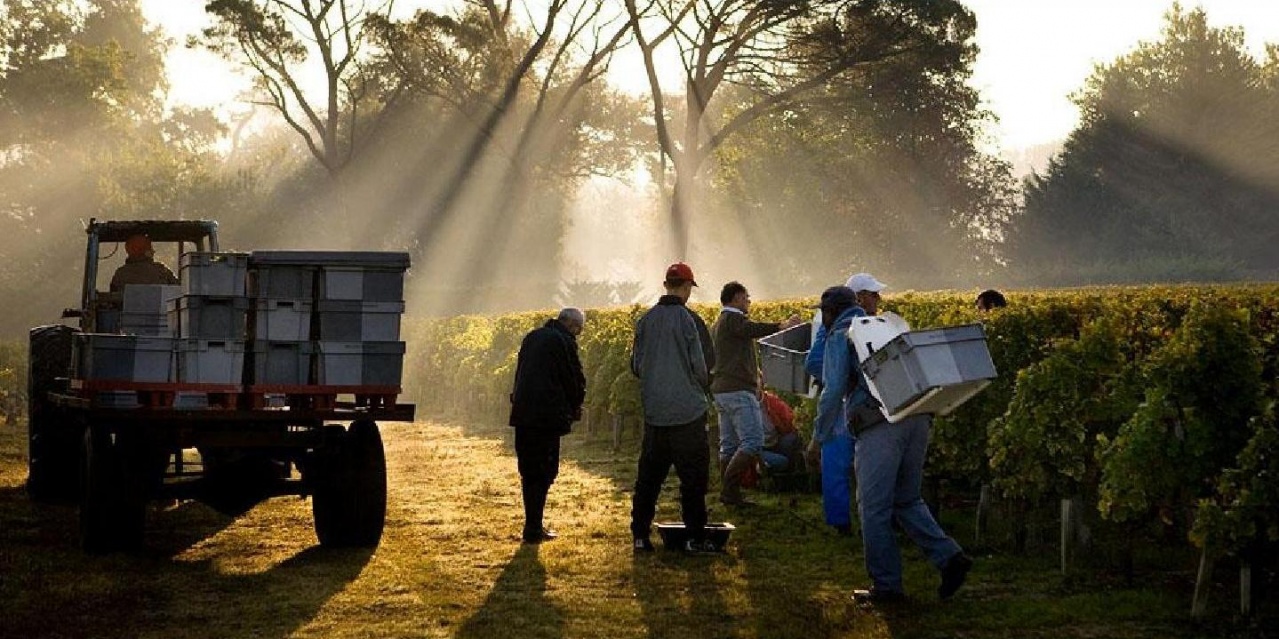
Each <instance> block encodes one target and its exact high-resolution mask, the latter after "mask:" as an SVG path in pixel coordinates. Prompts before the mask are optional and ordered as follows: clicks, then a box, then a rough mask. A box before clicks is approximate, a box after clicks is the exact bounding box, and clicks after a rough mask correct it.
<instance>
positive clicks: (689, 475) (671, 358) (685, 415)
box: [631, 262, 719, 554]
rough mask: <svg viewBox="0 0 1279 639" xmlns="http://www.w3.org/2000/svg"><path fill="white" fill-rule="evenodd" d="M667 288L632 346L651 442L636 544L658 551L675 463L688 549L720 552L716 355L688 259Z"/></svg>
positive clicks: (638, 499) (634, 516) (638, 501)
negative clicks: (653, 533)
mask: <svg viewBox="0 0 1279 639" xmlns="http://www.w3.org/2000/svg"><path fill="white" fill-rule="evenodd" d="M663 285H664V286H665V288H666V294H665V295H663V296H662V297H661V299H659V300H658V301H657V305H656V306H654V307H653V308H651V309H649V310H648V312H647V313H645V314H644V316H643V317H641V318H640V319H639V321H638V322H637V323H636V324H635V342H634V344H633V345H632V347H631V372H632V373H634V374H635V376H636V377H638V378H639V379H640V402H641V403H642V404H643V407H644V441H643V443H641V444H640V446H641V450H640V458H639V469H638V472H637V477H636V478H635V494H634V496H633V497H632V500H631V534H632V536H633V546H632V547H633V549H634V551H635V552H648V551H651V550H653V544H652V542H651V541H650V540H649V529H650V528H651V527H652V524H653V517H654V516H655V514H656V511H657V498H658V495H659V494H660V493H661V491H662V483H663V482H665V481H666V475H667V473H668V472H670V469H671V466H672V465H673V466H675V474H676V475H678V476H679V495H680V511H681V512H682V513H683V515H684V528H685V532H686V535H687V540H686V542H685V544H684V548H683V550H684V551H685V552H688V553H692V554H701V553H705V552H716V551H718V550H719V549H718V548H716V547H714V546H713V545H712V544H711V543H710V542H708V541H707V540H706V485H707V482H708V479H709V477H710V451H709V450H708V449H707V447H706V412H707V410H708V409H709V402H708V401H707V393H708V392H709V391H710V383H711V375H710V371H711V369H712V368H713V367H714V366H715V352H714V350H713V347H712V345H711V336H710V332H709V331H708V330H707V328H706V322H704V321H702V318H701V317H698V315H697V314H696V313H694V312H693V311H691V310H689V308H688V307H687V306H685V303H686V302H688V298H689V295H691V294H692V292H693V287H694V286H697V281H696V280H694V279H693V269H691V268H689V266H688V265H687V264H684V263H683V262H679V263H676V264H672V265H670V267H668V268H667V269H666V281H665V282H663Z"/></svg>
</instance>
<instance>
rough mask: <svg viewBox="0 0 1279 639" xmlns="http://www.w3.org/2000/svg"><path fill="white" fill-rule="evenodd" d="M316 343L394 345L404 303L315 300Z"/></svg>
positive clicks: (398, 332)
mask: <svg viewBox="0 0 1279 639" xmlns="http://www.w3.org/2000/svg"><path fill="white" fill-rule="evenodd" d="M315 304H316V306H315V308H316V311H317V314H318V315H319V320H320V322H319V326H320V334H319V339H321V340H324V341H335V342H361V341H362V342H397V341H399V339H400V318H401V316H403V315H404V302H361V301H358V300H319V301H317V302H316V303H315Z"/></svg>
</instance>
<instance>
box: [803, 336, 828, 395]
mask: <svg viewBox="0 0 1279 639" xmlns="http://www.w3.org/2000/svg"><path fill="white" fill-rule="evenodd" d="M825 349H826V325H825V324H822V325H819V326H818V327H817V335H815V336H813V347H812V348H810V349H809V350H808V355H806V356H804V372H806V373H808V374H809V375H811V376H812V377H813V379H815V380H817V383H818V384H820V383H822V361H823V360H824V359H825V355H826V354H825V353H823V352H822V351H824V350H825Z"/></svg>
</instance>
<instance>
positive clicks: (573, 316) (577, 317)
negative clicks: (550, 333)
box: [555, 306, 586, 326]
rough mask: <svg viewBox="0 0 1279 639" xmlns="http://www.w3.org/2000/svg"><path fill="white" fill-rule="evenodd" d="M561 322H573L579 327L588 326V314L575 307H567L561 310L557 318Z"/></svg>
mask: <svg viewBox="0 0 1279 639" xmlns="http://www.w3.org/2000/svg"><path fill="white" fill-rule="evenodd" d="M555 319H557V320H559V321H560V322H564V323H566V322H573V323H574V324H577V325H578V326H585V325H586V313H583V312H582V309H580V308H577V307H575V306H566V307H564V308H561V309H560V314H559V315H557V316H556V317H555Z"/></svg>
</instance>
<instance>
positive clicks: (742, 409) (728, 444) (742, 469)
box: [711, 282, 800, 506]
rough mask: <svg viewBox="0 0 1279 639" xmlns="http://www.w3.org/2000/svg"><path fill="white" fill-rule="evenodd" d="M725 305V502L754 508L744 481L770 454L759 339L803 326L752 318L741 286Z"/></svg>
mask: <svg viewBox="0 0 1279 639" xmlns="http://www.w3.org/2000/svg"><path fill="white" fill-rule="evenodd" d="M719 301H720V303H721V304H723V305H724V310H722V311H720V314H719V319H717V320H715V325H714V326H712V327H711V335H712V339H713V340H714V343H715V356H716V361H715V370H714V371H713V372H714V377H715V381H714V382H712V383H711V393H712V394H714V396H715V409H716V410H718V411H719V467H720V473H721V475H720V479H721V481H722V484H721V489H720V495H719V500H720V502H722V503H724V504H727V505H730V506H743V505H749V504H750V503H751V502H749V501H747V500H746V499H745V498H744V497H742V479H743V478H744V477H745V476H746V473H747V472H748V471H749V470H750V469H751V468H754V467H756V466H757V464H758V463H759V460H760V453H761V452H762V451H763V450H764V413H763V410H762V409H761V408H760V401H759V398H760V391H762V390H763V388H762V386H761V385H760V378H759V355H758V354H757V353H756V349H757V346H756V345H755V340H757V339H759V338H761V337H764V336H767V335H772V334H773V333H776V332H777V331H782V330H786V329H788V328H791V327H793V326H796V325H798V324H799V322H800V319H799V316H798V315H794V316H791V317H790V318H789V319H787V320H786V321H785V322H781V323H778V322H755V321H752V320H751V319H750V318H749V316H750V311H751V294H750V292H749V291H747V290H746V287H745V286H743V285H742V284H741V283H740V282H729V283H727V284H725V285H724V288H723V289H722V290H721V291H720V293H719Z"/></svg>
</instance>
